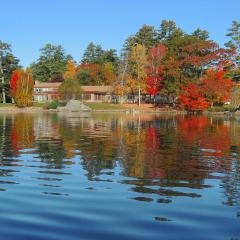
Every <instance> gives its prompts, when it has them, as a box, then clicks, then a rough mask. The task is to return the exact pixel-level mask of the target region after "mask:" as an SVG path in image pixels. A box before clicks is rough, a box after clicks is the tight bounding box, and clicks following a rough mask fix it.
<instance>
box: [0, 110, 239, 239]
mask: <svg viewBox="0 0 240 240" xmlns="http://www.w3.org/2000/svg"><path fill="white" fill-rule="evenodd" d="M0 230H1V232H0V239H50V240H51V239H64V240H66V239H70V240H71V239H89V240H91V239H136V240H141V239H144V240H145V239H148V240H152V239H184V240H185V239H191V240H192V239H201V240H204V239H206V240H211V239H214V240H220V239H227V240H237V239H238V240H239V239H240V119H225V118H208V117H205V116H192V117H183V116H178V117H172V116H161V117H157V116H152V115H147V116H144V115H142V116H137V115H136V116H132V115H124V116H121V115H119V116H116V115H115V116H114V115H93V116H91V117H81V118H80V117H79V116H76V115H71V116H68V117H66V116H64V115H57V114H35V115H33V114H15V115H0Z"/></svg>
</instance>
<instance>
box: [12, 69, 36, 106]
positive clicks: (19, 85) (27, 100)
mask: <svg viewBox="0 0 240 240" xmlns="http://www.w3.org/2000/svg"><path fill="white" fill-rule="evenodd" d="M33 85H34V83H33V80H32V77H31V73H30V71H29V70H26V71H24V70H22V69H17V70H15V71H14V72H13V74H12V76H11V80H10V92H11V97H12V98H13V99H14V100H15V102H16V104H17V106H18V107H27V106H31V105H32V102H33V99H32V98H33V96H32V94H33Z"/></svg>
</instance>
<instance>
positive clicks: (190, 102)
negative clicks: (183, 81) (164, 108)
mask: <svg viewBox="0 0 240 240" xmlns="http://www.w3.org/2000/svg"><path fill="white" fill-rule="evenodd" d="M178 100H179V106H180V108H182V109H185V110H187V111H203V110H204V109H206V108H208V107H209V102H208V100H207V99H206V98H205V97H204V96H203V92H202V90H201V87H200V86H198V85H196V84H194V83H189V84H188V85H187V86H183V87H182V93H181V94H180V96H179V98H178Z"/></svg>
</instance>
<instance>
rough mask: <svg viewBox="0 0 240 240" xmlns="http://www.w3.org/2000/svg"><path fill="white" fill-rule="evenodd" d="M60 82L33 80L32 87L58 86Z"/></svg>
mask: <svg viewBox="0 0 240 240" xmlns="http://www.w3.org/2000/svg"><path fill="white" fill-rule="evenodd" d="M61 84H62V83H61V82H35V84H34V88H59V87H60V85H61Z"/></svg>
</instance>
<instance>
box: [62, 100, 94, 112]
mask: <svg viewBox="0 0 240 240" xmlns="http://www.w3.org/2000/svg"><path fill="white" fill-rule="evenodd" d="M58 110H59V111H68V112H82V111H84V112H90V111H92V109H91V108H90V107H88V106H86V105H84V104H83V103H81V102H80V101H78V100H70V101H69V102H68V103H67V105H66V106H65V107H59V108H58Z"/></svg>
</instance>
